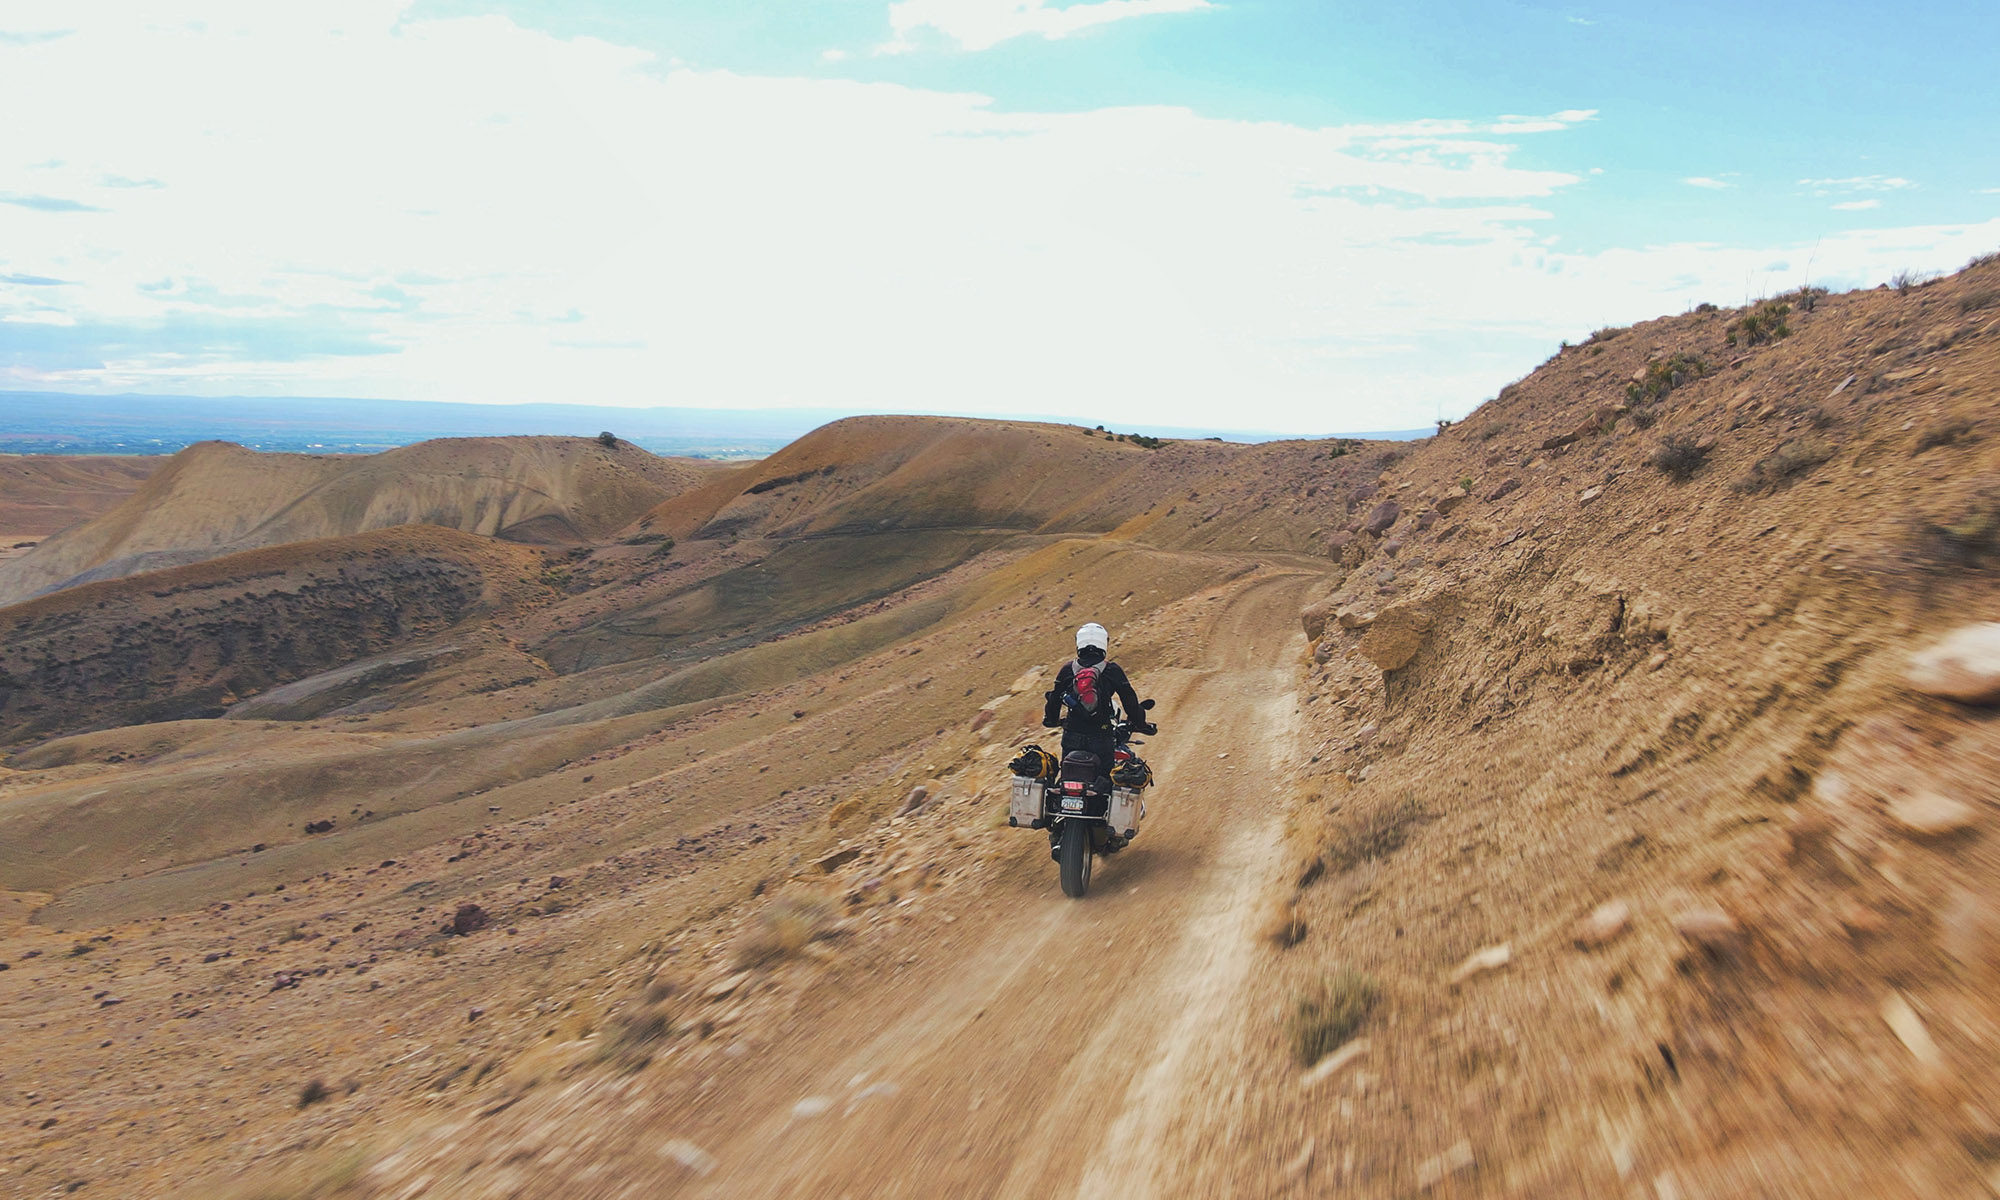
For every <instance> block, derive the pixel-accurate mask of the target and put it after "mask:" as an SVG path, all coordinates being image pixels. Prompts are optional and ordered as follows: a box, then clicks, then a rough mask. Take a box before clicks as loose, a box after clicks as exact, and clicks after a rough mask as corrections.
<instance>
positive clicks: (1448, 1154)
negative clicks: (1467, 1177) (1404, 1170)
mask: <svg viewBox="0 0 2000 1200" xmlns="http://www.w3.org/2000/svg"><path fill="white" fill-rule="evenodd" d="M1472 1167H1473V1158H1472V1143H1471V1142H1468V1141H1459V1142H1457V1143H1455V1144H1454V1145H1453V1146H1452V1147H1451V1149H1449V1150H1446V1151H1445V1152H1444V1153H1443V1154H1440V1155H1438V1156H1437V1157H1436V1158H1428V1159H1425V1160H1424V1161H1423V1162H1422V1163H1420V1164H1418V1166H1417V1186H1418V1187H1420V1188H1423V1189H1425V1190H1429V1189H1430V1188H1434V1187H1436V1186H1437V1185H1438V1184H1440V1183H1443V1182H1444V1180H1445V1178H1446V1177H1447V1176H1450V1175H1457V1174H1459V1173H1461V1172H1464V1171H1470V1170H1471V1169H1472Z"/></svg>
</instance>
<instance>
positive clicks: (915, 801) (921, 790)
mask: <svg viewBox="0 0 2000 1200" xmlns="http://www.w3.org/2000/svg"><path fill="white" fill-rule="evenodd" d="M930 795H931V789H930V788H929V787H927V786H925V785H924V784H921V783H920V784H918V785H917V786H915V787H913V788H911V789H910V794H909V795H907V796H905V797H903V808H902V811H901V813H900V814H899V815H902V816H908V815H909V814H910V813H913V812H915V811H917V810H918V809H919V808H922V807H923V804H924V801H926V800H928V799H930Z"/></svg>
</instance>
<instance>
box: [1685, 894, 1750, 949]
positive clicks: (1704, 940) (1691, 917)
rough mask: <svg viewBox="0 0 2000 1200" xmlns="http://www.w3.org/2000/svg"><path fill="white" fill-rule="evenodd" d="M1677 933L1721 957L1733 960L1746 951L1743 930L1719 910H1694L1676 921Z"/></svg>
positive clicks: (1705, 907) (1712, 908)
mask: <svg viewBox="0 0 2000 1200" xmlns="http://www.w3.org/2000/svg"><path fill="white" fill-rule="evenodd" d="M1674 932H1675V933H1678V934H1680V935H1681V936H1682V937H1683V938H1686V939H1687V940H1688V941H1690V942H1692V943H1694V944H1695V945H1697V946H1700V947H1701V948H1702V949H1704V950H1707V951H1708V952H1709V953H1711V954H1714V955H1716V956H1718V957H1723V958H1727V957H1732V956H1734V955H1735V954H1736V952H1737V951H1739V950H1741V949H1742V948H1743V927H1742V926H1741V925H1738V924H1737V923H1736V918H1735V917H1732V916H1730V915H1729V914H1728V913H1726V912H1723V911H1722V910H1721V909H1719V908H1714V907H1711V906H1704V907H1700V908H1691V909H1688V910H1687V911H1685V912H1683V913H1681V914H1680V915H1679V916H1676V917H1675V918H1674Z"/></svg>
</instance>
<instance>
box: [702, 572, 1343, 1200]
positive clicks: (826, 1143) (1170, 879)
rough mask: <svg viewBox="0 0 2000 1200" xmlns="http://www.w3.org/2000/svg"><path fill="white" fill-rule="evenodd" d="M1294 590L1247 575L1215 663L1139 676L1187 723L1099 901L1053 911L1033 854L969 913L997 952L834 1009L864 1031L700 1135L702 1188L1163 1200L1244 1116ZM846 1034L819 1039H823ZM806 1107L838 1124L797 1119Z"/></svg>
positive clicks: (983, 943) (1218, 637) (1216, 642)
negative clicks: (1181, 1173)
mask: <svg viewBox="0 0 2000 1200" xmlns="http://www.w3.org/2000/svg"><path fill="white" fill-rule="evenodd" d="M1309 578H1310V577H1307V576H1289V575H1281V576H1276V577H1266V578H1262V579H1256V580H1252V581H1250V582H1249V583H1248V585H1247V586H1245V587H1244V588H1243V589H1241V590H1240V591H1238V592H1237V593H1235V595H1233V596H1232V597H1231V598H1230V599H1229V600H1227V601H1225V602H1224V605H1223V611H1222V612H1220V613H1218V614H1216V617H1215V620H1214V624H1213V626H1212V628H1211V630H1210V632H1209V634H1208V638H1209V644H1210V646H1211V655H1212V660H1213V661H1215V662H1216V666H1215V667H1213V668H1211V669H1205V670H1201V671H1193V672H1189V671H1179V672H1161V673H1159V674H1157V675H1156V676H1154V677H1152V678H1149V679H1148V680H1146V681H1145V682H1146V683H1147V684H1148V686H1149V688H1150V690H1151V691H1152V694H1154V695H1156V696H1158V697H1160V702H1161V712H1162V713H1163V714H1180V717H1179V720H1178V721H1176V722H1174V723H1171V724H1168V725H1167V726H1166V728H1167V733H1166V735H1165V736H1164V738H1163V741H1162V743H1161V745H1162V747H1163V748H1164V749H1165V751H1166V753H1164V754H1161V755H1159V756H1158V757H1157V758H1156V760H1155V761H1156V763H1157V764H1158V766H1159V768H1160V770H1161V774H1162V778H1163V780H1164V781H1165V786H1163V787H1162V789H1161V794H1160V795H1159V796H1158V797H1156V798H1155V799H1154V800H1153V801H1152V805H1153V809H1154V811H1153V812H1152V813H1151V814H1149V817H1150V819H1149V821H1148V824H1147V827H1146V830H1145V832H1144V833H1143V834H1142V835H1141V837H1140V839H1139V841H1138V842H1136V843H1135V844H1134V846H1133V848H1132V849H1131V850H1129V851H1127V852H1125V853H1123V854H1121V855H1119V856H1117V857H1114V858H1112V859H1110V860H1107V861H1106V862H1105V863H1104V864H1103V865H1102V866H1101V867H1100V868H1099V871H1098V873H1097V877H1096V879H1095V880H1094V881H1093V884H1094V886H1093V890H1092V894H1091V896H1090V897H1089V898H1088V899H1086V900H1085V901H1083V902H1081V903H1078V902H1073V901H1069V900H1066V899H1064V898H1063V897H1062V896H1061V894H1060V893H1059V891H1058V890H1057V888H1056V881H1055V871H1054V867H1053V865H1052V864H1049V863H1048V862H1047V860H1046V859H1040V856H1039V855H1036V856H1035V857H1036V858H1037V859H1038V860H1039V861H1038V862H1034V863H1031V864H1030V865H1031V867H1033V868H1036V869H1032V870H1030V871H1028V872H1026V873H1024V874H1022V875H1019V876H1013V877H1009V879H1008V880H1007V881H1006V883H1007V886H1006V887H1005V888H1004V889H1003V890H1002V892H1001V894H996V895H992V896H988V897H984V898H982V900H983V901H984V903H983V906H982V911H983V917H984V919H986V920H988V921H989V922H991V923H992V924H991V930H990V936H988V937H985V938H983V939H980V940H979V941H978V942H976V943H974V944H973V945H970V946H967V947H965V951H969V952H960V953H958V954H956V955H954V956H952V961H951V962H950V963H949V964H948V965H945V966H943V967H942V968H941V969H939V970H937V971H935V972H934V973H932V974H931V975H930V978H931V979H932V980H934V981H935V982H934V984H933V987H932V988H924V987H920V986H908V987H903V988H897V989H893V990H892V991H891V996H892V997H894V999H893V1001H891V1003H892V1007H890V1008H888V1009H887V1010H886V1011H884V1010H883V1009H882V1008H881V1007H880V1006H881V1005H882V1004H883V1001H884V1000H887V999H889V997H883V998H877V999H874V1000H872V1001H871V1004H872V1005H874V1006H876V1012H875V1013H874V1014H873V1015H872V1016H871V1014H869V1013H865V1012H863V1013H851V1014H847V1019H848V1020H849V1021H852V1022H859V1023H863V1024H873V1025H874V1028H873V1029H872V1031H871V1035H870V1036H868V1037H867V1039H866V1041H865V1042H864V1043H863V1044H862V1045H861V1046H859V1047H858V1048H856V1049H854V1050H853V1051H852V1052H851V1053H848V1054H843V1055H838V1056H837V1057H835V1058H833V1059H832V1060H831V1061H828V1062H826V1063H825V1064H824V1065H823V1066H821V1067H819V1068H817V1069H815V1070H814V1071H812V1072H811V1073H810V1076H808V1079H809V1080H810V1084H811V1094H810V1095H809V1094H807V1093H806V1092H803V1091H799V1090H797V1088H796V1087H794V1090H792V1091H783V1090H776V1089H777V1088H778V1087H780V1086H782V1085H779V1084H778V1081H777V1080H775V1079H773V1080H769V1081H768V1083H769V1084H770V1085H772V1086H771V1087H769V1088H767V1087H760V1086H758V1085H757V1084H756V1083H755V1082H753V1081H749V1080H746V1081H745V1084H746V1086H745V1087H744V1088H743V1090H742V1091H741V1092H739V1093H738V1094H739V1095H740V1096H741V1097H742V1103H743V1105H744V1107H746V1108H748V1107H751V1106H752V1104H753V1102H754V1104H755V1106H756V1107H760V1108H762V1109H763V1115H762V1116H761V1117H760V1118H757V1119H754V1120H752V1121H751V1123H750V1124H749V1125H748V1126H738V1127H737V1130H736V1132H735V1133H733V1134H731V1135H729V1136H727V1137H725V1138H723V1139H722V1140H720V1141H719V1142H716V1143H712V1144H713V1145H714V1149H715V1153H716V1159H717V1161H718V1163H720V1164H722V1166H721V1168H720V1169H718V1170H717V1171H716V1173H715V1175H714V1176H712V1177H711V1178H709V1179H708V1180H706V1181H704V1183H705V1187H704V1188H703V1191H702V1194H707V1195H716V1196H723V1195H737V1196H740V1195H810V1196H844V1195H857V1196H858V1195H870V1196H892V1195H895V1196H900V1195H908V1196H917V1195H938V1194H954V1195H979V1196H1045V1195H1049V1194H1053V1193H1061V1192H1069V1191H1073V1190H1074V1191H1078V1192H1079V1193H1080V1194H1082V1195H1087V1196H1101V1195H1118V1196H1142V1195H1155V1194H1170V1193H1172V1192H1173V1191H1174V1190H1175V1189H1174V1182H1175V1177H1176V1170H1175V1167H1174V1164H1175V1162H1176V1161H1177V1159H1178V1156H1179V1155H1181V1154H1184V1153H1188V1152H1192V1151H1193V1150H1194V1148H1195V1147H1196V1145H1197V1144H1207V1145H1213V1144H1216V1142H1217V1140H1218V1139H1217V1137H1216V1135H1217V1134H1218V1133H1220V1132H1223V1130H1218V1129H1217V1128H1216V1126H1217V1125H1222V1126H1225V1127H1227V1126H1232V1125H1233V1124H1234V1123H1235V1120H1236V1117H1235V1113H1234V1110H1233V1105H1232V1104H1231V1103H1230V1102H1229V1097H1231V1096H1232V1095H1233V1091H1232V1089H1231V1086H1230V1082H1229V1078H1228V1076H1229V1064H1230V1061H1231V1059H1232V1058H1233V1057H1235V1055H1236V1053H1237V1052H1238V1050H1239V1048H1240V1043H1241V1031H1242V1028H1243V1022H1244V1019H1245V1016H1246V1006H1245V1005H1244V1004H1243V1003H1241V1002H1240V1001H1239V999H1238V993H1239V992H1240V991H1241V990H1242V989H1243V987H1244V986H1245V984H1246V982H1247V981H1248V978H1249V974H1250V970H1251V967H1252V966H1253V964H1254V953H1255V947H1254V945H1253V943H1252V930H1251V928H1250V925H1251V923H1252V922H1253V921H1254V919H1255V915H1256V904H1257V901H1258V899H1259V897H1261V896H1262V894H1263V893H1264V890H1265V887H1266V885H1267V884H1268V882H1269V881H1270V879H1271V877H1272V873H1273V872H1274V871H1275V870H1276V868H1277V864H1278V833H1279V829H1280V826H1281V821H1282V816H1281V814H1282V799H1283V798H1282V795H1281V794H1280V791H1279V784H1280V781H1282V780H1284V779H1287V778H1289V775H1290V772H1289V770H1288V768H1289V765H1290V755H1291V752H1292V749H1293V737H1292V732H1293V728H1294V711H1293V710H1294V697H1293V695H1292V687H1291V678H1290V676H1291V674H1292V673H1291V672H1289V671H1288V670H1287V669H1286V668H1287V664H1288V663H1289V662H1291V661H1292V660H1293V658H1294V656H1295V652H1296V650H1297V649H1298V647H1297V646H1296V645H1295V644H1294V643H1295V642H1296V639H1297V638H1298V636H1299V635H1298V634H1297V633H1295V632H1294V633H1289V636H1288V635H1287V631H1288V630H1289V628H1290V626H1291V623H1292V615H1293V614H1294V613H1295V612H1296V611H1297V607H1298V594H1299V592H1300V591H1301V590H1302V589H1303V587H1304V586H1305V585H1306V583H1307V582H1308V580H1309ZM1166 719H1168V718H1165V717H1163V720H1166ZM1006 832H1009V831H1003V833H1006ZM1012 836H1015V837H1033V836H1035V835H1031V834H1021V833H1013V834H1012ZM1009 913H1012V914H1025V915H1027V916H1028V919H1027V920H1026V921H1022V920H1020V919H1019V917H1018V916H1015V917H1011V918H1010V917H1008V916H1006V915H1005V914H1009ZM911 982H912V984H915V983H916V981H914V980H913V981H911ZM933 988H934V989H935V990H933ZM858 999H860V998H859V997H857V1000H858ZM875 1022H880V1023H879V1024H875ZM815 1040H822V1039H819V1038H816V1039H815ZM838 1040H839V1031H837V1030H827V1031H824V1035H823V1040H822V1044H827V1043H837V1041H838ZM794 1078H795V1079H797V1078H798V1077H797V1076H796V1075H794ZM799 1082H800V1083H804V1082H807V1080H803V1079H802V1080H799ZM774 1090H775V1091H776V1094H773V1091H774ZM843 1098H844V1099H843ZM801 1101H805V1102H806V1103H807V1107H808V1108H813V1107H816V1106H817V1105H819V1104H820V1103H822V1102H824V1103H825V1104H826V1105H827V1106H829V1107H830V1108H833V1113H832V1114H829V1116H827V1117H826V1118H817V1117H814V1118H807V1119H801V1118H800V1116H799V1112H800V1111H801V1110H800V1109H799V1107H798V1105H799V1104H800V1102H801ZM835 1105H838V1107H834V1106H835ZM834 1115H837V1116H838V1117H839V1118H840V1119H838V1120H835V1119H833V1116H834ZM1093 1129H1096V1130H1100V1131H1102V1132H1101V1133H1098V1134H1096V1135H1092V1136H1079V1132H1080V1131H1089V1130H1093ZM1219 1140H1220V1141H1221V1142H1223V1143H1225V1144H1226V1143H1227V1142H1229V1141H1232V1140H1234V1139H1232V1138H1229V1137H1226V1136H1225V1137H1222V1138H1220V1139H1219Z"/></svg>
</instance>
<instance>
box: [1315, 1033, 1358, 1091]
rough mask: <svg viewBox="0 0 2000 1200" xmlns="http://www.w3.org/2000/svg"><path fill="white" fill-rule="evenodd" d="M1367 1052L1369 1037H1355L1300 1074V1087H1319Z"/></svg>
mask: <svg viewBox="0 0 2000 1200" xmlns="http://www.w3.org/2000/svg"><path fill="white" fill-rule="evenodd" d="M1366 1053H1368V1039H1367V1038H1355V1039H1354V1040H1353V1041H1351V1042H1349V1043H1347V1044H1346V1045H1345V1046H1342V1047H1341V1048H1340V1049H1338V1050H1335V1051H1334V1052H1333V1053H1332V1054H1329V1055H1327V1056H1326V1057H1325V1058H1322V1059H1320V1060H1319V1062H1317V1063H1315V1064H1314V1065H1313V1068H1312V1070H1310V1071H1307V1072H1306V1073H1305V1074H1304V1075H1301V1076H1299V1087H1301V1088H1304V1089H1308V1090H1310V1089H1312V1088H1315V1087H1318V1086H1319V1085H1320V1084H1322V1083H1325V1082H1326V1081H1327V1080H1328V1079H1329V1078H1331V1077H1332V1076H1333V1075H1334V1074H1335V1073H1336V1072H1338V1071H1339V1070H1340V1069H1341V1068H1342V1067H1345V1066H1347V1065H1348V1064H1349V1063H1351V1062H1354V1061H1355V1060H1357V1059H1359V1058H1360V1057H1361V1056H1362V1055H1364V1054H1366Z"/></svg>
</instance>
